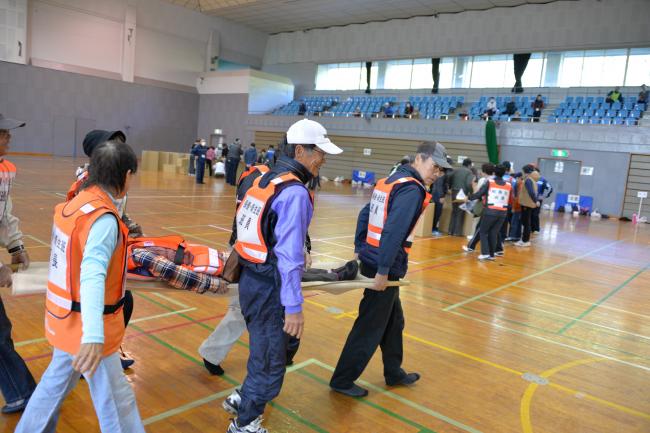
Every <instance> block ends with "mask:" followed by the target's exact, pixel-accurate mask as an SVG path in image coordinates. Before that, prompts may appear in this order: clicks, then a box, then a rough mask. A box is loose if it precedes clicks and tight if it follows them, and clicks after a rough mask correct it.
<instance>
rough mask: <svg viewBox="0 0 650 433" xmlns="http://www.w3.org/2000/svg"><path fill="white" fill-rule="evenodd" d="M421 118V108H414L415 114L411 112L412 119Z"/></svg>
mask: <svg viewBox="0 0 650 433" xmlns="http://www.w3.org/2000/svg"><path fill="white" fill-rule="evenodd" d="M419 118H420V110H418V109H417V108H415V109H413V114H411V119H419Z"/></svg>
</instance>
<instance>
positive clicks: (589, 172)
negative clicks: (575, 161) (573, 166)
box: [580, 167, 594, 176]
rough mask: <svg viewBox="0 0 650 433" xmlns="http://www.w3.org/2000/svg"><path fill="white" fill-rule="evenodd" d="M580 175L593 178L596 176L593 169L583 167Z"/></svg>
mask: <svg viewBox="0 0 650 433" xmlns="http://www.w3.org/2000/svg"><path fill="white" fill-rule="evenodd" d="M580 174H581V175H582V176H593V175H594V168H593V167H581V168H580Z"/></svg>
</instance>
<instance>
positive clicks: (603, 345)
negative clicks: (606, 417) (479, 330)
mask: <svg viewBox="0 0 650 433" xmlns="http://www.w3.org/2000/svg"><path fill="white" fill-rule="evenodd" d="M423 287H426V288H432V287H429V286H423ZM432 289H434V290H438V291H442V292H443V293H451V294H456V293H454V292H451V291H446V290H444V289H438V288H432ZM402 293H403V294H405V295H407V296H410V297H415V298H422V297H424V298H425V299H429V300H433V301H435V302H440V303H443V304H447V305H450V304H451V302H446V301H444V300H443V299H437V298H434V297H430V296H424V295H422V294H414V293H412V292H410V291H406V290H404V291H402ZM408 301H409V302H411V301H410V300H408ZM481 302H484V303H486V304H488V305H494V306H497V307H504V306H503V305H502V304H499V303H495V302H489V301H487V300H485V299H482V300H481ZM418 305H423V304H421V303H418ZM462 308H463V309H464V310H467V311H471V312H473V313H477V314H480V315H483V316H487V317H488V318H490V319H491V320H492V321H494V319H497V320H500V321H502V322H506V323H514V324H516V325H519V326H523V327H526V328H530V329H535V330H537V331H540V332H543V333H545V334H551V335H557V334H555V332H554V331H551V330H549V329H546V328H541V327H538V326H534V325H530V324H528V323H524V322H519V321H517V320H514V319H508V318H506V317H504V316H498V315H494V314H490V313H486V312H484V311H479V310H474V309H472V308H470V307H462ZM505 308H510V309H512V310H513V311H516V312H526V311H525V310H520V309H517V308H514V307H508V306H505ZM340 316H341V317H344V316H347V317H353V316H350V315H349V314H348V313H345V314H342V315H340ZM467 317H468V318H472V316H467ZM336 318H338V317H336ZM354 318H356V316H354ZM549 320H556V319H549ZM609 335H612V334H609ZM613 336H614V337H619V338H621V336H619V335H613ZM563 338H566V339H570V340H575V341H577V342H580V343H585V344H588V345H591V346H592V347H595V346H598V347H602V348H604V349H606V350H609V351H612V352H618V353H622V354H624V355H625V356H628V357H630V358H639V359H643V360H646V361H648V360H650V358H647V357H645V356H643V355H639V354H636V353H631V352H627V351H625V350H621V349H618V348H614V347H610V346H607V345H605V344H602V343H597V342H593V341H590V340H584V339H580V338H577V337H571V336H568V335H564V336H563Z"/></svg>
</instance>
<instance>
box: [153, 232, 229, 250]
mask: <svg viewBox="0 0 650 433" xmlns="http://www.w3.org/2000/svg"><path fill="white" fill-rule="evenodd" d="M161 229H163V230H167V231H168V232H172V233H176V234H177V235H181V236H184V237H185V238H192V239H196V240H198V241H199V242H201V243H203V244H212V245H216V246H220V247H226V248H227V247H229V245H228V244H226V243H224V242H215V241H211V240H209V239H205V238H201V237H198V236H194V235H192V234H190V233H185V232H182V231H180V230H174V229H170V228H169V227H161ZM212 234H215V233H212Z"/></svg>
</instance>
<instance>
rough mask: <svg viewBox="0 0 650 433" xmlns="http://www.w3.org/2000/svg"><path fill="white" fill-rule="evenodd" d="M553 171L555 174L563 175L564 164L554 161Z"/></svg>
mask: <svg viewBox="0 0 650 433" xmlns="http://www.w3.org/2000/svg"><path fill="white" fill-rule="evenodd" d="M553 171H554V172H556V173H564V163H563V162H562V161H555V169H554V170H553Z"/></svg>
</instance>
